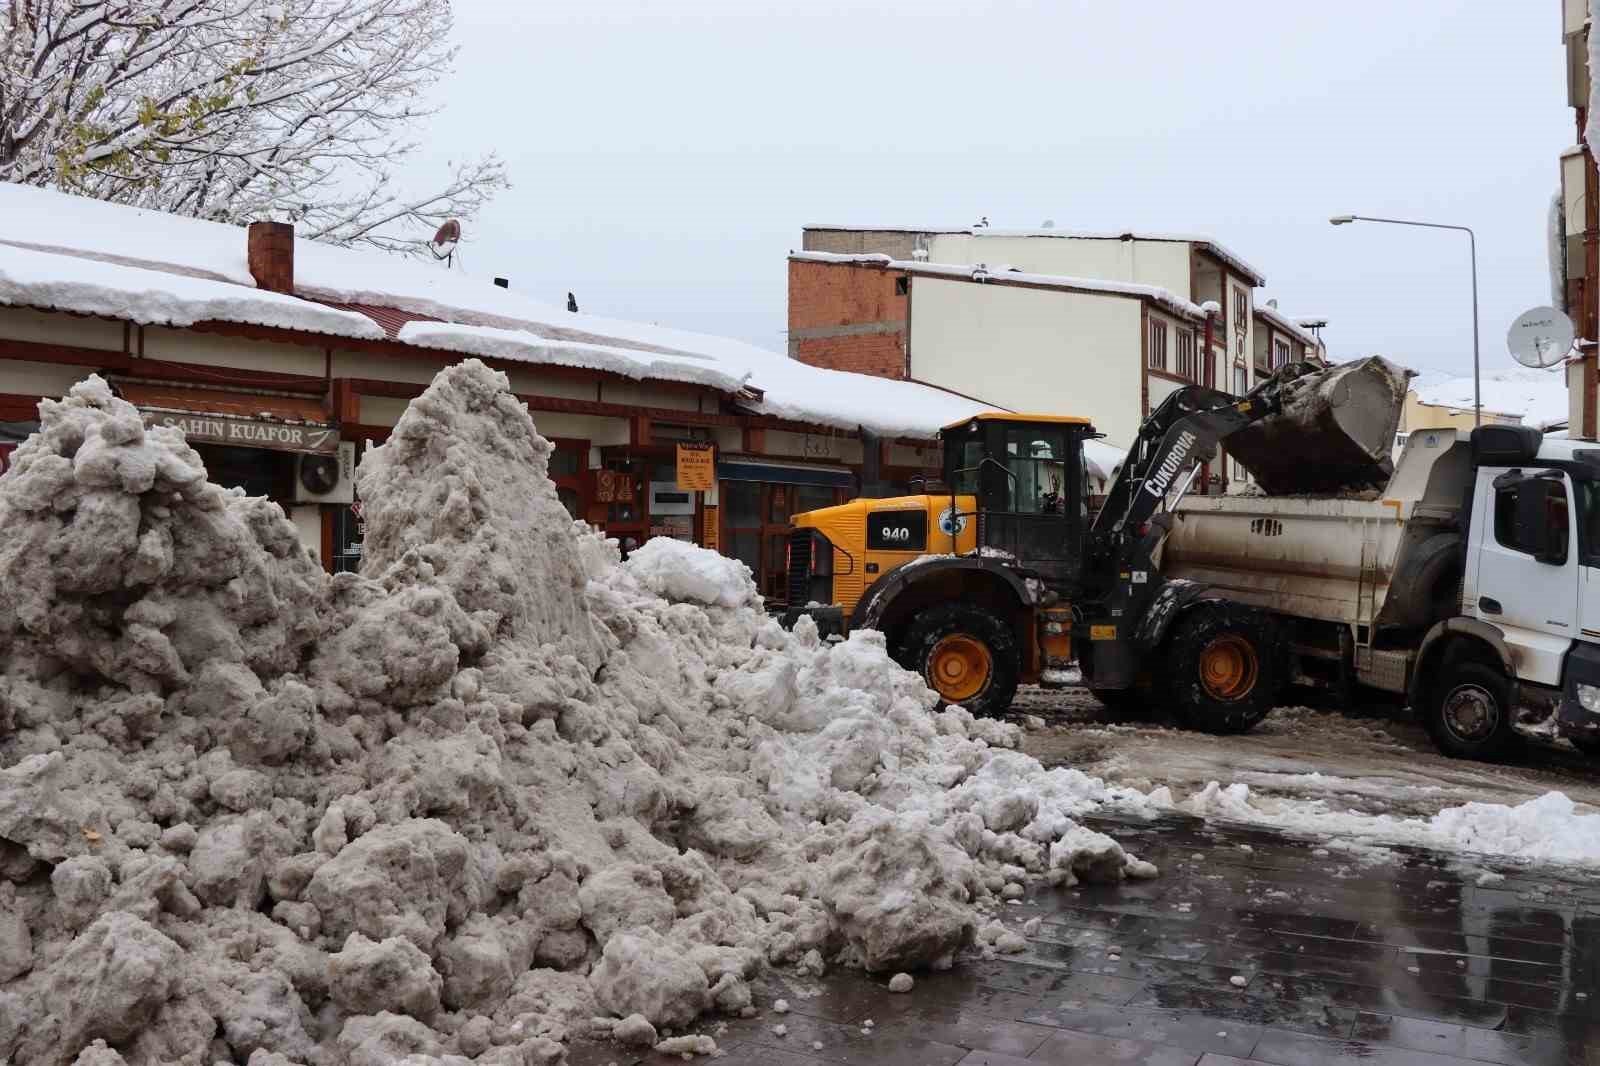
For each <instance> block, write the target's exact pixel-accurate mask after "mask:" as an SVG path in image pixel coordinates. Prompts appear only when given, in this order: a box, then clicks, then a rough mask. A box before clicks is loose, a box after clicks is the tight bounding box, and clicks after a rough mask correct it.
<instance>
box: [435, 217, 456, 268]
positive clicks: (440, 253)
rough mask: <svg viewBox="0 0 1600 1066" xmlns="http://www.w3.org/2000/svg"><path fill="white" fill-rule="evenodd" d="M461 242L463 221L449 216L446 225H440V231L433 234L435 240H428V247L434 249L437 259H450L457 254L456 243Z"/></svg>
mask: <svg viewBox="0 0 1600 1066" xmlns="http://www.w3.org/2000/svg"><path fill="white" fill-rule="evenodd" d="M460 242H461V223H459V222H457V221H456V220H455V219H453V218H447V219H445V222H444V225H442V226H440V227H439V232H437V233H435V234H434V235H433V240H431V241H429V242H428V247H429V248H430V249H432V251H433V257H434V258H435V259H449V258H450V257H451V256H452V255H454V254H455V250H456V245H457V244H459V243H460Z"/></svg>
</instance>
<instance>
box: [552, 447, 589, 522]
mask: <svg viewBox="0 0 1600 1066" xmlns="http://www.w3.org/2000/svg"><path fill="white" fill-rule="evenodd" d="M550 443H551V444H553V445H555V450H554V451H552V452H551V453H550V462H549V469H550V480H551V481H553V482H555V485H556V496H557V497H558V498H560V500H561V506H563V507H565V508H566V509H567V513H568V514H570V515H571V516H572V517H573V518H585V519H586V518H588V510H589V493H590V488H589V483H588V477H587V475H588V469H589V442H588V441H586V440H575V439H571V438H567V437H558V438H556V439H554V440H552V441H551V442H550Z"/></svg>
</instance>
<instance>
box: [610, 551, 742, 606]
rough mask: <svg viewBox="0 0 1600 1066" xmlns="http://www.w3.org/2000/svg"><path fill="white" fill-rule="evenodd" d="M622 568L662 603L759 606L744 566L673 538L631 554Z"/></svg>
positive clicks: (726, 557) (734, 560)
mask: <svg viewBox="0 0 1600 1066" xmlns="http://www.w3.org/2000/svg"><path fill="white" fill-rule="evenodd" d="M623 566H624V567H625V568H626V569H627V571H628V573H630V574H632V575H633V577H634V579H635V580H637V581H638V582H639V584H641V585H643V586H644V587H645V588H647V589H649V590H650V591H651V592H653V593H655V594H656V595H657V596H660V597H661V598H662V599H666V600H675V601H677V602H680V603H703V604H706V605H707V606H714V607H742V606H744V605H746V604H755V603H757V602H758V597H757V594H756V584H755V580H754V579H753V578H752V577H751V574H750V568H749V567H748V566H746V565H745V564H744V563H742V562H740V561H739V560H738V559H731V558H729V557H728V556H726V555H721V554H719V553H717V552H714V551H711V550H709V549H707V548H702V547H699V546H698V545H695V544H689V543H686V542H685V541H681V540H673V539H672V538H671V537H655V538H653V539H651V540H648V541H646V542H645V543H644V546H643V547H641V548H637V549H635V550H634V551H633V552H631V553H629V555H628V561H627V562H626V563H624V564H623Z"/></svg>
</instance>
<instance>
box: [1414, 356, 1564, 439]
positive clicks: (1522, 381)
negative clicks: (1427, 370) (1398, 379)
mask: <svg viewBox="0 0 1600 1066" xmlns="http://www.w3.org/2000/svg"><path fill="white" fill-rule="evenodd" d="M1411 391H1413V392H1414V393H1416V395H1417V402H1419V403H1424V404H1428V405H1429V406H1432V407H1453V408H1457V409H1459V410H1463V411H1470V410H1472V375H1470V374H1468V375H1466V376H1464V377H1433V376H1432V375H1424V376H1422V377H1418V378H1416V379H1415V380H1414V381H1413V382H1412V383H1411ZM1483 409H1484V410H1485V411H1490V412H1493V413H1494V414H1501V415H1521V416H1522V422H1523V424H1524V425H1528V426H1538V427H1540V428H1543V427H1545V426H1547V425H1551V424H1553V423H1557V422H1565V421H1566V420H1567V410H1568V409H1567V375H1566V367H1565V366H1556V367H1553V368H1551V369H1549V370H1534V369H1533V368H1531V367H1523V366H1513V367H1504V368H1502V369H1500V370H1490V371H1486V372H1485V373H1484V374H1483Z"/></svg>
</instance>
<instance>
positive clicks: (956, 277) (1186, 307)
mask: <svg viewBox="0 0 1600 1066" xmlns="http://www.w3.org/2000/svg"><path fill="white" fill-rule="evenodd" d="M789 258H790V259H791V260H800V261H801V262H808V263H856V264H859V265H861V266H881V267H883V268H884V269H886V270H899V271H903V272H905V273H907V274H919V275H922V276H924V277H932V278H943V279H947V280H951V281H974V282H977V281H981V282H998V283H1001V284H1004V283H1005V282H1008V281H1011V282H1021V283H1024V284H1028V285H1039V286H1044V287H1047V288H1054V289H1061V290H1062V291H1064V292H1089V293H1104V294H1106V295H1108V296H1128V297H1134V298H1137V299H1148V300H1153V301H1155V302H1156V303H1158V304H1161V305H1162V306H1163V307H1165V308H1167V309H1168V310H1171V311H1174V312H1176V313H1178V314H1181V315H1185V316H1187V317H1189V318H1196V319H1200V320H1202V321H1203V320H1204V319H1205V312H1204V311H1203V310H1202V309H1201V308H1200V305H1198V304H1195V303H1192V302H1191V301H1189V300H1186V299H1184V298H1183V297H1182V296H1179V295H1178V294H1177V293H1175V292H1173V291H1172V290H1171V289H1164V288H1162V287H1161V286H1159V285H1143V284H1140V283H1138V282H1133V281H1107V280H1105V279H1103V278H1080V277H1072V276H1069V275H1066V274H1035V273H1031V272H1029V271H1025V270H1012V269H1010V268H1008V267H1005V266H996V267H994V268H992V269H990V268H985V269H983V270H979V269H978V268H977V266H975V265H971V264H961V263H927V262H923V261H921V260H911V259H891V258H890V257H889V256H886V255H880V254H877V253H872V252H865V253H860V254H846V253H840V252H791V253H789Z"/></svg>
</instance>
